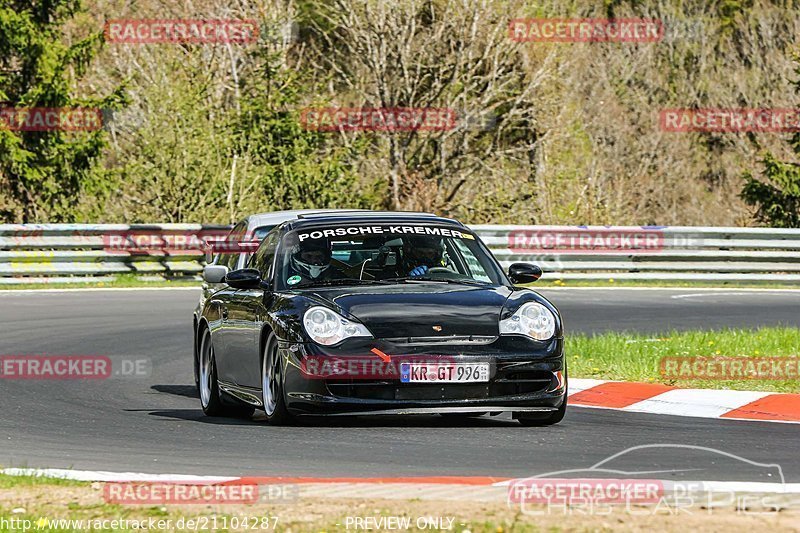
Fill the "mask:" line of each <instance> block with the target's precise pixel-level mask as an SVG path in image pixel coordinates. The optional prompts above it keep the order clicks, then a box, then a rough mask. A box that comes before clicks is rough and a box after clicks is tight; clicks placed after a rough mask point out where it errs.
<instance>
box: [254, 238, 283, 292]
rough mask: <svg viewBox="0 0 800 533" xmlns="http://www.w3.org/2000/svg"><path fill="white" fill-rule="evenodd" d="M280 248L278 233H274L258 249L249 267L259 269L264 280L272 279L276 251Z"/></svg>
mask: <svg viewBox="0 0 800 533" xmlns="http://www.w3.org/2000/svg"><path fill="white" fill-rule="evenodd" d="M277 248H278V232H277V231H273V232H271V233H270V234H269V235H267V237H266V239H264V241H263V242H262V243H261V246H259V247H258V251H257V252H256V254H255V255H254V256H253V257H252V259H250V263H249V266H250V267H251V268H256V269H258V271H259V272H261V277H262V278H263V279H265V280H266V279H270V278H271V277H272V265H273V264H274V263H275V251H276V250H277Z"/></svg>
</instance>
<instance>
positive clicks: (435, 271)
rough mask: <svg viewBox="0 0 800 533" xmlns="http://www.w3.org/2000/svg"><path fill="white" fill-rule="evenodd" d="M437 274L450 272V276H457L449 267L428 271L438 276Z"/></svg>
mask: <svg viewBox="0 0 800 533" xmlns="http://www.w3.org/2000/svg"><path fill="white" fill-rule="evenodd" d="M437 272H439V273H444V272H449V273H450V274H455V272H453V271H452V270H450V269H449V268H447V267H431V268H429V269H428V273H429V274H436V273H437Z"/></svg>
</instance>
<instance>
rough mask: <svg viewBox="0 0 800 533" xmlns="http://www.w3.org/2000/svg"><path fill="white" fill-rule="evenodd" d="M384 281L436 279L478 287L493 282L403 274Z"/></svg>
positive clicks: (441, 281)
mask: <svg viewBox="0 0 800 533" xmlns="http://www.w3.org/2000/svg"><path fill="white" fill-rule="evenodd" d="M384 281H436V282H440V283H455V284H457V285H474V286H476V287H486V286H490V285H491V283H486V282H485V281H478V280H475V279H452V278H432V277H430V276H403V277H400V278H386V279H385V280H384Z"/></svg>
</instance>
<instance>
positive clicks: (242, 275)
mask: <svg viewBox="0 0 800 533" xmlns="http://www.w3.org/2000/svg"><path fill="white" fill-rule="evenodd" d="M225 283H227V284H228V285H230V286H231V287H233V288H234V289H258V288H260V285H261V272H259V271H258V270H256V269H255V268H240V269H239V270H234V271H232V272H228V274H227V275H226V276H225Z"/></svg>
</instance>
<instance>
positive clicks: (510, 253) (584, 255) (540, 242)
mask: <svg viewBox="0 0 800 533" xmlns="http://www.w3.org/2000/svg"><path fill="white" fill-rule="evenodd" d="M228 228H229V227H228V226H219V225H202V224H136V225H124V224H44V225H39V224H6V225H0V284H21V283H58V282H86V281H112V280H114V279H115V277H116V276H117V275H120V274H128V275H134V276H136V277H137V278H140V279H145V280H146V279H159V280H160V279H165V278H168V279H187V278H188V279H197V277H198V275H199V273H200V272H201V270H202V267H203V264H204V262H205V259H206V253H205V252H204V251H203V250H202V243H203V241H204V240H205V239H207V238H209V237H210V238H212V239H213V238H219V236H222V235H224V234H225V233H226V232H227V231H228ZM472 229H473V230H474V231H475V232H476V233H477V234H478V235H480V237H481V238H482V239H483V240H484V242H486V244H487V245H488V246H489V248H491V250H492V252H493V253H494V254H495V256H496V257H497V258H498V260H499V261H500V262H501V263H502V264H503V266H504V267H507V266H508V265H509V264H511V263H513V262H517V261H519V262H523V261H524V262H533V263H536V264H538V265H540V266H541V267H542V268H543V269H544V271H545V272H546V273H547V278H549V279H565V280H569V279H582V280H607V279H614V280H629V279H636V280H685V281H715V282H724V281H755V282H765V281H773V282H775V281H778V282H790V283H799V282H800V229H775V228H713V227H709V228H704V227H674V226H673V227H655V226H645V227H638V226H636V227H604V226H495V225H477V226H472Z"/></svg>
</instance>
